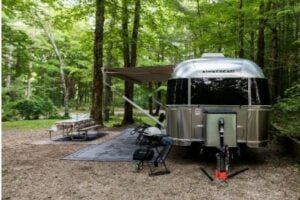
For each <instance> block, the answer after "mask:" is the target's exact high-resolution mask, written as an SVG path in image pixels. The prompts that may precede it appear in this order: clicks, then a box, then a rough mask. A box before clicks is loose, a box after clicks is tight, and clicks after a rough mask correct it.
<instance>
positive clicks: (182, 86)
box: [167, 79, 188, 104]
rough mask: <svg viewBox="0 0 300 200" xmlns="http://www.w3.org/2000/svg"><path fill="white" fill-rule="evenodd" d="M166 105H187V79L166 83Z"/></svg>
mask: <svg viewBox="0 0 300 200" xmlns="http://www.w3.org/2000/svg"><path fill="white" fill-rule="evenodd" d="M167 104H188V79H172V80H169V81H168V91H167Z"/></svg>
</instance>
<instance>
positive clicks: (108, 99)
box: [104, 2, 117, 121]
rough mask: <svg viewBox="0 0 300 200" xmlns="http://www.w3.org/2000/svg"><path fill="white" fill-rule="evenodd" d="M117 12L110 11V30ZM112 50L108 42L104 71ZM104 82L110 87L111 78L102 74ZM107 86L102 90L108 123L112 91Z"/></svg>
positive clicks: (109, 65)
mask: <svg viewBox="0 0 300 200" xmlns="http://www.w3.org/2000/svg"><path fill="white" fill-rule="evenodd" d="M114 4H115V5H116V4H117V2H114ZM116 15H117V12H116V9H113V10H112V17H111V20H110V22H109V29H110V30H112V29H113V27H114V24H115V18H116ZM112 49H113V42H112V41H109V44H108V48H107V50H106V67H105V68H106V69H109V68H111V61H112V53H111V51H112ZM104 82H105V84H108V85H111V77H110V76H108V75H106V74H104ZM108 85H105V87H104V89H105V92H104V121H109V116H110V112H111V109H110V107H111V102H112V97H113V94H112V91H111V87H109V86H108Z"/></svg>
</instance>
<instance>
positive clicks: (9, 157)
mask: <svg viewBox="0 0 300 200" xmlns="http://www.w3.org/2000/svg"><path fill="white" fill-rule="evenodd" d="M107 131H108V132H109V134H108V135H106V136H105V137H103V138H100V139H98V140H97V141H92V142H65V143H63V142H56V143H54V142H51V141H50V140H49V139H48V134H47V133H46V131H45V130H40V131H26V132H14V131H8V132H4V133H3V135H2V141H3V144H2V170H3V171H2V196H3V197H2V198H3V199H55V200H57V199H63V200H66V199H72V200H74V199H127V200H129V199H130V200H131V199H155V200H157V199H172V200H174V199H175V200H176V199H178V200H179V199H180V200H182V199H222V200H224V199H230V200H231V199H239V200H240V199H264V200H267V199H270V200H271V199H272V200H274V199H280V200H282V199H287V200H293V199H295V200H300V172H299V165H298V166H297V165H296V164H295V163H294V162H293V161H292V160H291V159H290V158H289V157H288V156H285V155H284V154H283V153H282V152H280V151H279V150H277V148H275V147H272V148H267V149H263V150H260V151H250V152H248V153H247V155H248V156H247V159H244V160H243V161H237V162H235V163H234V165H235V167H236V169H240V168H243V167H249V168H250V170H248V171H246V172H244V173H242V174H240V175H238V176H236V177H234V178H233V179H230V180H228V181H227V183H224V182H223V183H221V182H216V181H215V182H210V181H209V180H208V179H207V178H206V176H205V175H204V174H202V172H201V171H200V167H204V168H206V169H208V170H210V169H213V167H214V161H210V160H207V159H205V158H204V159H200V160H199V159H192V158H190V156H189V153H188V152H189V151H188V150H187V149H186V148H183V147H174V148H173V149H172V151H171V154H170V156H169V158H168V160H167V164H168V166H169V168H170V170H171V174H169V175H165V176H158V177H149V176H148V169H147V168H145V169H144V170H143V171H141V172H140V173H134V165H133V163H127V162H120V163H118V162H84V161H67V160H61V158H63V157H64V156H66V155H68V154H70V153H72V152H74V151H76V150H78V149H81V148H83V147H85V146H86V145H88V144H95V143H101V142H104V141H106V140H109V139H111V138H113V137H115V136H117V135H118V134H119V133H120V129H119V130H118V129H113V130H112V129H111V130H107Z"/></svg>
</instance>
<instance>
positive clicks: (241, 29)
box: [239, 0, 244, 58]
mask: <svg viewBox="0 0 300 200" xmlns="http://www.w3.org/2000/svg"><path fill="white" fill-rule="evenodd" d="M239 12H240V13H239V17H240V22H239V23H240V24H239V57H240V58H243V57H244V14H243V0H240V2H239Z"/></svg>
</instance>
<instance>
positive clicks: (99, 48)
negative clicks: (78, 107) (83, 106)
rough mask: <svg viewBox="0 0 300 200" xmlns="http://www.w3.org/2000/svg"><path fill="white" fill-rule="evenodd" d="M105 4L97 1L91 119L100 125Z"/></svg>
mask: <svg viewBox="0 0 300 200" xmlns="http://www.w3.org/2000/svg"><path fill="white" fill-rule="evenodd" d="M104 4H105V0H96V28H95V41H94V70H93V72H94V75H93V89H92V109H91V117H92V118H94V120H95V121H96V122H97V123H98V124H101V125H102V124H103V120H102V93H103V74H102V67H103V29H104V10H105V9H104Z"/></svg>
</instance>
